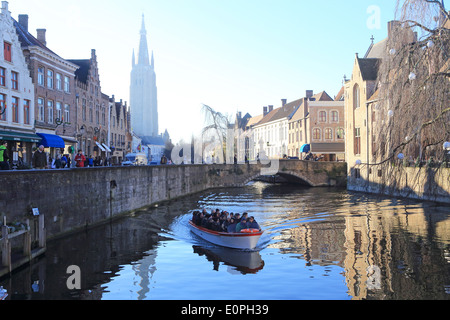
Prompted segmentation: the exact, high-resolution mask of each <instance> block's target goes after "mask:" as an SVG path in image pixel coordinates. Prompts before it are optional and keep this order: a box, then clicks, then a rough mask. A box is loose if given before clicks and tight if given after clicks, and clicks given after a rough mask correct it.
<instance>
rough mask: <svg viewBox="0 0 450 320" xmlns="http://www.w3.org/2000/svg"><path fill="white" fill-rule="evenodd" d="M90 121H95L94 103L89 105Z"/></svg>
mask: <svg viewBox="0 0 450 320" xmlns="http://www.w3.org/2000/svg"><path fill="white" fill-rule="evenodd" d="M89 121H90V122H94V110H93V109H92V103H91V104H90V106H89Z"/></svg>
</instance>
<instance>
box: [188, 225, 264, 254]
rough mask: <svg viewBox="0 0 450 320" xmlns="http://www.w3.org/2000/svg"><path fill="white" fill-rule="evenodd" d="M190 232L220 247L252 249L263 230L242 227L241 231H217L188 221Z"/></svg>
mask: <svg viewBox="0 0 450 320" xmlns="http://www.w3.org/2000/svg"><path fill="white" fill-rule="evenodd" d="M189 224H190V225H191V227H192V232H193V233H195V234H196V235H197V236H199V237H201V238H203V239H205V240H206V241H208V242H211V243H213V244H217V245H219V246H222V247H227V248H234V249H254V248H255V247H256V245H257V243H258V241H259V238H261V235H262V234H263V232H264V231H259V230H258V229H243V230H241V232H236V233H229V232H218V231H213V230H210V229H206V228H203V227H200V226H198V225H196V224H195V223H193V222H192V221H189Z"/></svg>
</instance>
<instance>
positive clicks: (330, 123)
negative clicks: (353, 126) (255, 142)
mask: <svg viewBox="0 0 450 320" xmlns="http://www.w3.org/2000/svg"><path fill="white" fill-rule="evenodd" d="M299 105H300V107H299V108H298V109H297V111H296V112H295V113H294V115H293V116H292V117H291V119H290V120H289V125H288V126H289V150H288V156H290V157H295V158H299V159H305V157H306V156H307V155H308V154H309V153H310V152H311V153H313V154H314V156H315V157H317V158H320V159H323V160H325V161H336V160H343V159H344V156H345V141H344V123H345V121H344V118H345V115H344V102H343V101H334V100H333V99H332V98H331V97H330V96H329V95H328V94H327V93H326V92H325V91H322V92H320V93H318V94H316V95H314V94H313V92H312V90H308V91H307V92H306V96H305V98H302V99H301V101H300V103H299Z"/></svg>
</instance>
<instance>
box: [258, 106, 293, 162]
mask: <svg viewBox="0 0 450 320" xmlns="http://www.w3.org/2000/svg"><path fill="white" fill-rule="evenodd" d="M282 103H283V105H282V106H281V107H280V108H278V109H273V106H269V107H268V109H267V107H264V112H263V118H262V120H261V121H260V122H259V123H258V124H256V125H255V126H254V127H253V131H254V135H253V137H254V143H255V145H254V148H255V154H256V155H258V154H259V155H260V156H261V155H262V152H264V153H265V155H266V156H267V157H268V158H269V159H279V158H282V157H283V156H284V155H287V153H288V144H289V136H288V129H289V126H288V122H289V120H290V118H291V117H292V115H293V114H294V113H295V111H297V108H298V107H299V106H300V103H301V101H300V100H296V101H293V102H291V103H288V104H286V102H285V100H283V102H282Z"/></svg>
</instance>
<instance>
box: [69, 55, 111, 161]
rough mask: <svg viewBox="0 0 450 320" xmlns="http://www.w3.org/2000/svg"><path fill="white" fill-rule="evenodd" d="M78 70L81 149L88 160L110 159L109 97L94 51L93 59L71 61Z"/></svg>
mask: <svg viewBox="0 0 450 320" xmlns="http://www.w3.org/2000/svg"><path fill="white" fill-rule="evenodd" d="M69 61H70V62H71V63H73V64H74V65H76V66H78V69H77V71H76V72H75V92H76V102H77V106H78V108H77V109H78V112H77V114H76V123H77V131H78V149H81V150H82V151H83V153H84V154H85V155H86V156H92V157H102V158H106V157H108V156H109V155H108V153H109V151H108V150H109V149H108V120H109V119H108V115H109V110H108V108H109V97H108V96H107V95H105V94H103V93H102V91H101V86H100V75H99V71H98V62H97V55H96V53H95V49H92V50H91V57H90V59H78V60H69Z"/></svg>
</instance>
